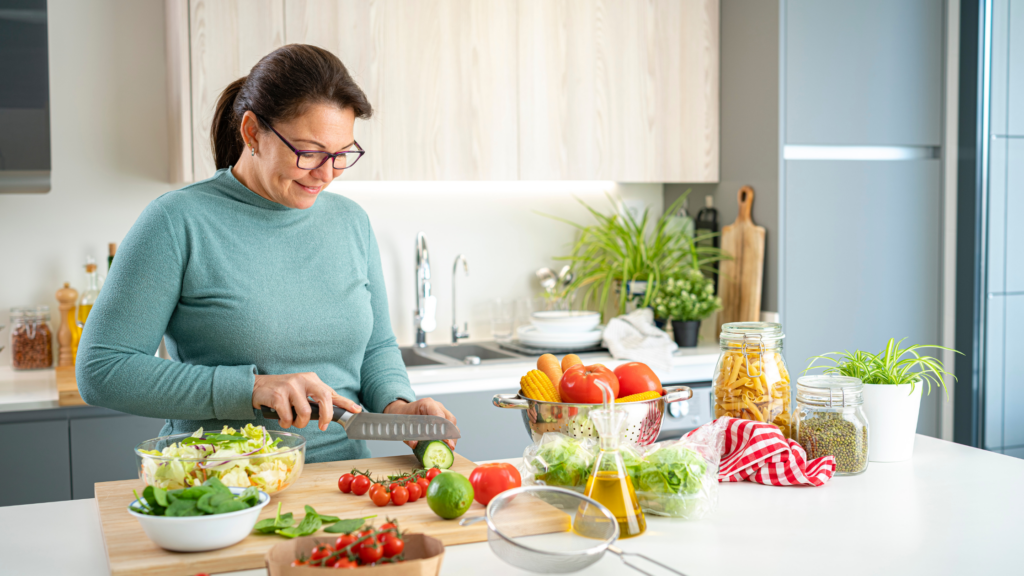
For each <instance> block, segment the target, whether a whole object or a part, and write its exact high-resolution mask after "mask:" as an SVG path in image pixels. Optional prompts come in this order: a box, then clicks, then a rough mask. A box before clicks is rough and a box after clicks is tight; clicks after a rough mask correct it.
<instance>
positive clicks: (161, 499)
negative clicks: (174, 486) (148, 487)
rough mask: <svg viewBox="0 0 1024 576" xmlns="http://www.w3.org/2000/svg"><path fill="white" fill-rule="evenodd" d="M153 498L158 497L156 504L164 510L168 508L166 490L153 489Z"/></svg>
mask: <svg viewBox="0 0 1024 576" xmlns="http://www.w3.org/2000/svg"><path fill="white" fill-rule="evenodd" d="M153 496H155V497H156V503H157V504H159V505H160V506H163V507H164V508H166V507H167V489H166V488H153Z"/></svg>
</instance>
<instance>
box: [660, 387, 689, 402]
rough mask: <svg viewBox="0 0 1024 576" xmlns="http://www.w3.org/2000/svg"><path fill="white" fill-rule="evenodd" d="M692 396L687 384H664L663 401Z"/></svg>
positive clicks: (687, 398) (674, 400) (679, 400)
mask: <svg viewBox="0 0 1024 576" xmlns="http://www.w3.org/2000/svg"><path fill="white" fill-rule="evenodd" d="M690 398H693V390H690V387H689V386H665V395H664V396H662V399H663V400H665V402H682V401H683V400H689V399H690Z"/></svg>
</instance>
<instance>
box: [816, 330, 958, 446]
mask: <svg viewBox="0 0 1024 576" xmlns="http://www.w3.org/2000/svg"><path fill="white" fill-rule="evenodd" d="M903 340H906V338H904V339H903ZM903 340H900V341H899V342H897V341H896V339H895V338H890V339H889V342H888V344H886V345H885V349H884V350H882V351H881V352H879V353H877V354H871V353H870V352H863V351H861V350H855V351H853V352H849V351H844V352H829V353H827V354H823V355H821V356H815V357H813V358H811V362H810V364H809V365H808V366H807V370H810V369H811V368H814V367H815V363H816V362H817V361H819V360H822V361H826V362H831V363H832V364H833V365H832V366H829V367H828V368H825V373H826V374H842V375H843V376H853V377H855V378H860V380H861V381H862V382H863V383H864V413H865V414H866V415H867V419H868V434H869V440H868V460H870V461H871V462H899V461H902V460H909V459H910V457H911V455H912V454H913V453H914V434H915V433H916V432H917V417H918V413H919V411H920V408H921V391H922V389H923V388H924V386H923V385H927V387H928V393H929V394H931V391H932V384H933V383H934V384H935V385H936V386H938V387H939V388H942V389H943V391H945V392H947V393H948V390H946V385H945V382H944V381H943V378H944V377H945V376H950V375H951V374H950V373H949V372H946V370H945V369H944V368H943V366H942V361H941V360H939V359H938V358H933V357H931V356H923V355H921V354H919V353H918V350H921V349H923V348H935V349H938V350H948V351H950V352H956V353H957V354H960V352H957V351H956V350H951V349H950V348H944V347H942V346H935V345H918V344H915V345H913V346H909V347H907V348H901V347H900V346H901V345H902V344H903ZM807 370H804V372H806V371H807Z"/></svg>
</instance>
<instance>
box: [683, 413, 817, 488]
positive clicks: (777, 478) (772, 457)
mask: <svg viewBox="0 0 1024 576" xmlns="http://www.w3.org/2000/svg"><path fill="white" fill-rule="evenodd" d="M704 426H718V433H719V434H723V435H724V436H725V438H724V444H723V446H724V448H723V450H722V460H721V464H720V466H719V468H718V481H719V482H742V481H743V480H749V481H751V482H757V483H758V484H767V485H769V486H821V485H822V484H824V483H825V482H828V480H829V479H830V478H832V475H833V474H835V471H836V459H835V457H834V456H823V457H821V458H817V459H815V460H811V461H810V462H808V461H807V452H805V451H804V449H803V447H802V446H800V444H799V443H798V442H797V441H796V440H787V439H786V437H785V436H783V435H782V432H781V431H780V430H779V429H778V428H777V427H775V426H773V425H771V424H765V423H763V422H754V421H752V420H743V419H739V418H729V417H726V416H723V417H722V418H719V419H718V420H715V421H714V422H711V423H709V424H705V425H704ZM702 428H703V426H702ZM694 432H696V430H694V431H693V432H690V434H693V433H694ZM688 435H689V434H688Z"/></svg>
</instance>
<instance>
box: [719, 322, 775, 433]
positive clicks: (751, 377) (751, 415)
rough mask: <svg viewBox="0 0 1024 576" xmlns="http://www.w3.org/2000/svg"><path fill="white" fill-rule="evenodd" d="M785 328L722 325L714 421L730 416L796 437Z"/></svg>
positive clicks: (741, 323) (763, 325) (760, 324)
mask: <svg viewBox="0 0 1024 576" xmlns="http://www.w3.org/2000/svg"><path fill="white" fill-rule="evenodd" d="M783 338H784V335H783V333H782V327H781V326H780V325H779V324H774V323H766V322H731V323H728V324H725V325H723V326H722V335H721V349H722V353H721V355H720V356H719V358H718V365H717V366H716V369H715V379H714V384H715V418H719V417H721V416H731V417H733V418H743V419H745V420H755V421H758V422H767V423H770V424H774V425H775V426H778V428H779V429H780V430H781V431H782V434H783V435H784V436H785V437H786V438H791V437H792V436H793V421H792V410H791V408H790V400H791V393H790V384H789V371H788V370H787V369H786V362H785V360H783V358H782V339H783Z"/></svg>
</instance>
